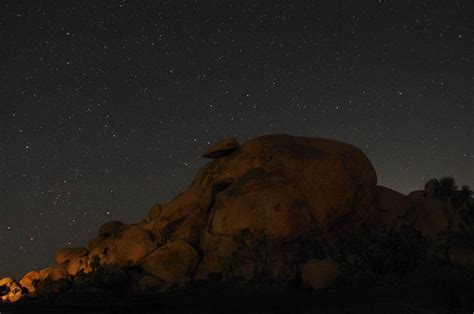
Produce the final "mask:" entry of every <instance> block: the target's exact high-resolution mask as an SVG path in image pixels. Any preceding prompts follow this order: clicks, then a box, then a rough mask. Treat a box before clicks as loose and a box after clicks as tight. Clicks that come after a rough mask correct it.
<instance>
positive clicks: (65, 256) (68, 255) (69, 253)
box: [55, 247, 89, 265]
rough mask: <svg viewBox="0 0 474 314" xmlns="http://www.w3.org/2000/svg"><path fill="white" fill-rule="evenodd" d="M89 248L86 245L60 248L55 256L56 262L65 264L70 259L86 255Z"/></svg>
mask: <svg viewBox="0 0 474 314" xmlns="http://www.w3.org/2000/svg"><path fill="white" fill-rule="evenodd" d="M88 253H89V250H88V249H87V248H85V247H66V248H63V249H60V250H59V251H58V252H57V253H56V256H55V260H56V264H58V265H60V264H64V263H67V262H69V261H70V260H73V259H77V258H81V257H83V256H86V255H87V254H88Z"/></svg>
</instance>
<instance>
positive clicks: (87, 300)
mask: <svg viewBox="0 0 474 314" xmlns="http://www.w3.org/2000/svg"><path fill="white" fill-rule="evenodd" d="M460 295H461V294H458V292H457V291H455V290H452V289H451V290H447V289H446V290H444V289H439V288H438V289H432V290H429V289H421V290H420V289H414V288H385V287H378V288H367V289H364V288H347V289H341V288H338V289H337V290H327V291H319V292H315V291H310V290H292V291H276V290H264V291H253V292H252V291H249V290H244V289H239V288H222V287H218V286H215V287H205V288H194V289H192V290H182V291H175V292H168V293H164V294H157V295H148V296H142V297H133V298H126V299H125V298H124V299H121V300H119V299H113V298H107V297H103V296H97V295H82V296H74V298H73V299H72V298H70V299H67V298H65V299H60V300H56V301H55V303H54V304H51V303H50V304H46V303H43V304H41V305H39V304H17V305H3V306H0V313H2V314H6V313H469V314H471V313H473V311H474V306H473V304H472V300H470V299H466V298H463V297H460Z"/></svg>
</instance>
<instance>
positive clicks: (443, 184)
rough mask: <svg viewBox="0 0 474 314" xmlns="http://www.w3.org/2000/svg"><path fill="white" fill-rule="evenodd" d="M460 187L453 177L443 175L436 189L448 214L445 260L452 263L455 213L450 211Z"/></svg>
mask: <svg viewBox="0 0 474 314" xmlns="http://www.w3.org/2000/svg"><path fill="white" fill-rule="evenodd" d="M457 189H458V187H457V185H456V183H455V181H454V178H453V177H443V178H441V179H440V180H439V188H438V189H437V191H436V194H435V196H436V198H438V199H439V200H440V201H441V203H442V204H443V212H444V214H445V215H446V220H447V221H448V227H447V229H446V234H445V239H444V260H445V262H446V263H448V264H449V263H450V262H451V260H450V251H451V236H452V230H453V215H452V212H451V211H450V207H451V206H452V207H454V203H456V195H457V193H456V191H457Z"/></svg>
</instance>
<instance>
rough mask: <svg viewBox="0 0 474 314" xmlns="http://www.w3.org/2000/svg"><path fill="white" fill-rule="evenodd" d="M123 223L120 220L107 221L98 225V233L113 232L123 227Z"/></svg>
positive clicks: (101, 234) (102, 234) (106, 233)
mask: <svg viewBox="0 0 474 314" xmlns="http://www.w3.org/2000/svg"><path fill="white" fill-rule="evenodd" d="M124 227H125V224H124V223H123V222H121V221H109V222H106V223H105V224H103V225H102V226H100V228H99V235H100V236H105V235H109V234H114V233H117V232H120V231H122V230H123V229H124Z"/></svg>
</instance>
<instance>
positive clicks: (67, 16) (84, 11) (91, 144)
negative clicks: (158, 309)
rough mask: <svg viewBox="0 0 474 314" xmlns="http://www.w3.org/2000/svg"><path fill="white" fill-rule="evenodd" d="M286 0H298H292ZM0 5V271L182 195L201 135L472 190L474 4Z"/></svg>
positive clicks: (13, 271)
mask: <svg viewBox="0 0 474 314" xmlns="http://www.w3.org/2000/svg"><path fill="white" fill-rule="evenodd" d="M294 2H296V1H294ZM294 2H293V1H288V2H281V1H262V2H260V1H227V0H219V1H151V0H148V1H146V0H144V1H125V0H123V1H115V0H111V1H46V0H44V1H41V0H36V1H22V0H17V1H2V2H1V4H0V19H1V20H0V23H1V24H0V25H1V28H0V32H1V33H0V36H1V37H0V39H1V44H0V53H1V54H0V73H1V75H0V78H1V81H0V106H1V107H0V119H1V121H0V126H1V134H0V154H1V156H2V160H1V164H0V165H1V168H0V171H1V173H0V175H1V178H0V179H1V187H0V188H1V189H0V193H1V194H0V196H1V197H0V244H1V247H0V277H2V276H6V275H11V276H15V277H19V276H21V275H22V274H24V273H26V272H27V271H28V270H31V269H39V268H42V267H45V266H48V265H51V264H53V258H54V252H55V251H56V250H57V249H59V248H61V247H64V246H68V245H73V246H77V245H84V244H85V243H86V241H87V240H88V239H90V238H92V237H94V236H95V235H96V233H97V229H98V227H99V226H100V225H101V224H102V223H104V222H105V221H108V220H122V221H124V222H127V223H132V222H136V221H139V220H141V219H142V218H144V217H145V216H146V213H147V209H148V208H149V206H150V205H152V204H153V203H155V202H165V201H167V200H169V199H171V198H172V197H173V196H175V195H176V194H178V193H179V192H181V191H182V190H183V189H184V188H185V187H186V185H187V184H188V183H189V182H190V181H191V179H192V177H193V176H194V174H195V173H196V172H197V171H198V169H199V168H200V167H201V166H202V165H203V164H204V163H206V162H207V161H206V160H203V159H202V158H200V157H199V155H200V153H201V152H202V150H203V149H204V148H205V147H206V146H207V145H209V144H210V143H213V142H214V141H216V140H219V139H222V138H225V137H235V138H237V139H238V140H239V141H241V142H243V141H245V140H248V139H250V138H252V137H255V136H258V135H263V134H268V133H289V134H294V135H302V136H313V137H324V138H331V139H337V140H341V141H345V142H349V143H352V144H354V145H356V146H358V147H359V148H361V149H362V150H363V151H364V152H365V153H366V154H367V156H368V157H369V158H370V160H371V161H372V163H373V164H374V167H375V169H376V171H377V174H378V178H379V183H380V184H382V185H385V186H387V187H390V188H393V189H396V190H399V191H401V192H403V193H408V192H410V191H412V190H416V189H420V188H422V186H423V185H424V183H425V182H426V181H427V180H428V179H430V178H432V177H440V176H444V175H452V176H454V177H455V178H456V180H457V182H458V183H459V184H471V186H472V185H473V184H474V145H473V140H472V139H473V135H474V134H473V133H474V130H473V122H472V121H473V113H474V61H473V58H474V19H473V18H472V17H473V16H474V2H473V1H472V0H466V1H463V0H458V1H455V0H439V1H424V0H411V1H409V0H401V1H388V0H387V1H382V0H380V1H379V0H374V1H372V0H367V1H342V0H331V1H312V2H311V1H298V4H296V3H294Z"/></svg>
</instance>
